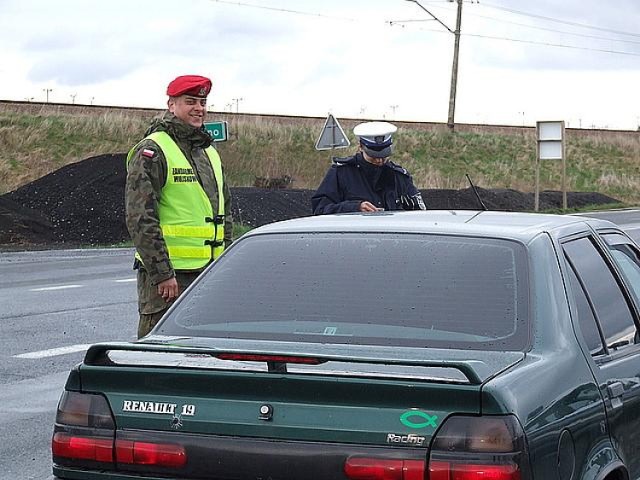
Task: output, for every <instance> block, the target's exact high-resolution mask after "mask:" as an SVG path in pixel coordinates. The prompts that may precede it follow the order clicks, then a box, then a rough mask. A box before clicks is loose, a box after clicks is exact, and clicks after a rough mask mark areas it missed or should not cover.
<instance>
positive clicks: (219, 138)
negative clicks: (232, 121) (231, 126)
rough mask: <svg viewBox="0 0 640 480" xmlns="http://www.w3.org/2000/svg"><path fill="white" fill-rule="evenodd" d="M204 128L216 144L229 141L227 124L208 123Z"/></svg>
mask: <svg viewBox="0 0 640 480" xmlns="http://www.w3.org/2000/svg"><path fill="white" fill-rule="evenodd" d="M204 128H205V129H206V130H207V132H209V134H210V135H211V136H212V137H213V141H214V142H226V141H227V122H208V123H205V124H204Z"/></svg>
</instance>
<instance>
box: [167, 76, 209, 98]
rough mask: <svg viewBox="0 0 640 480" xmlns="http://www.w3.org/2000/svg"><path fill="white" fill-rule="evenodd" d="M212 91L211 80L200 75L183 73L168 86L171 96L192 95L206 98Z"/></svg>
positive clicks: (168, 93) (168, 92)
mask: <svg viewBox="0 0 640 480" xmlns="http://www.w3.org/2000/svg"><path fill="white" fill-rule="evenodd" d="M210 91H211V80H209V79H208V78H207V77H201V76H200V75H182V76H180V77H177V78H176V79H175V80H173V81H172V82H171V83H170V84H169V86H168V87H167V95H169V96H170V97H179V96H180V95H191V96H192V97H203V98H205V97H206V96H207V95H209V92H210Z"/></svg>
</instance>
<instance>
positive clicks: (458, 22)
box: [447, 0, 462, 130]
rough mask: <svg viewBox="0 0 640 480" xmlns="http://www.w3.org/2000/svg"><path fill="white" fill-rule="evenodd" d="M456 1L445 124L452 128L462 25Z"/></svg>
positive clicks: (459, 9)
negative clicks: (449, 88) (447, 114)
mask: <svg viewBox="0 0 640 480" xmlns="http://www.w3.org/2000/svg"><path fill="white" fill-rule="evenodd" d="M451 1H453V0H451ZM457 2H458V16H457V18H456V30H455V32H453V34H454V35H455V43H454V45H453V66H452V67H451V90H450V91H449V116H448V118H447V126H448V127H449V128H450V129H451V130H453V129H454V127H455V115H456V89H457V85H458V53H459V51H460V27H461V25H462V0H457Z"/></svg>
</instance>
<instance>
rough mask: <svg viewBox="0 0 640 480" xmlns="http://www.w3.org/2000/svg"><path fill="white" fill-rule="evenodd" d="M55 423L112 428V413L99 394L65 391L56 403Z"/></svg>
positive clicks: (113, 427)
mask: <svg viewBox="0 0 640 480" xmlns="http://www.w3.org/2000/svg"><path fill="white" fill-rule="evenodd" d="M56 423H59V424H61V425H73V426H77V427H91V428H104V429H109V430H114V429H115V425H114V423H113V415H112V414H111V409H110V408H109V404H108V403H107V399H106V398H104V397H103V396H101V395H92V394H88V393H78V392H69V391H65V392H64V393H63V394H62V397H60V402H59V403H58V412H57V413H56Z"/></svg>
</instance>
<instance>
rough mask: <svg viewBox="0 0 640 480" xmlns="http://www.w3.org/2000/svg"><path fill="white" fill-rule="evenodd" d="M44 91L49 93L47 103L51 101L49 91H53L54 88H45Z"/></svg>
mask: <svg viewBox="0 0 640 480" xmlns="http://www.w3.org/2000/svg"><path fill="white" fill-rule="evenodd" d="M42 91H43V92H45V94H46V95H47V103H49V93H50V92H53V88H43V89H42Z"/></svg>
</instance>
